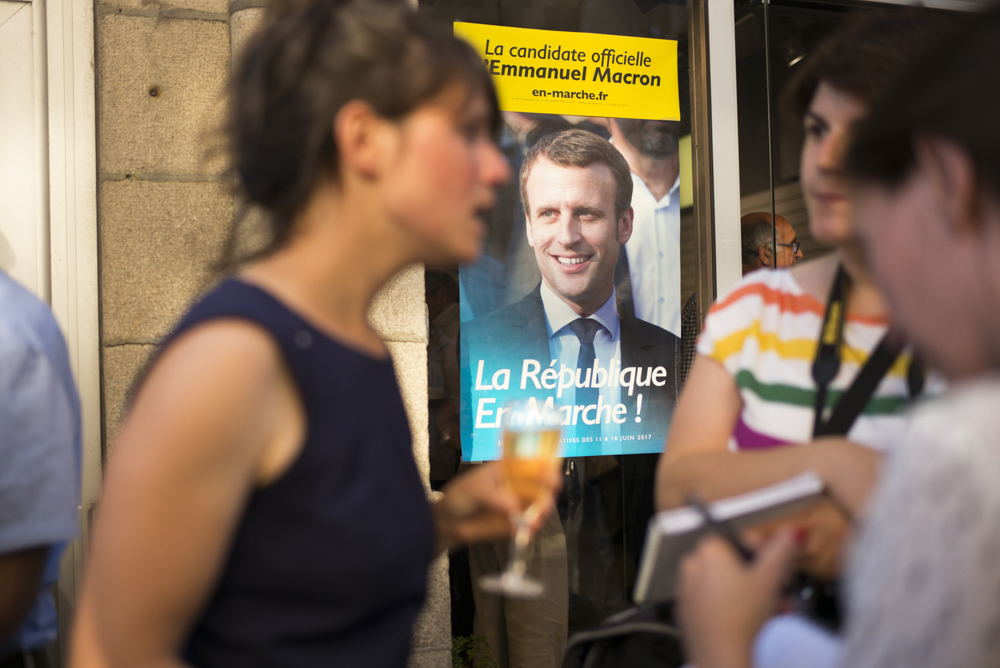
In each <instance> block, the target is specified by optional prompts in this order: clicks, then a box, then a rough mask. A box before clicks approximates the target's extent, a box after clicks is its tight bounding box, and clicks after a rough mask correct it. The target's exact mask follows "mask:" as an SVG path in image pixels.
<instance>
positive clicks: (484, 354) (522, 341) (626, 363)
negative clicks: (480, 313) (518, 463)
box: [462, 284, 680, 450]
mask: <svg viewBox="0 0 1000 668" xmlns="http://www.w3.org/2000/svg"><path fill="white" fill-rule="evenodd" d="M618 319H619V326H620V331H621V357H622V358H621V360H620V361H621V368H628V367H640V368H642V369H646V368H647V367H654V368H655V367H658V366H662V367H664V368H665V369H666V370H667V378H666V383H665V384H664V385H663V386H662V387H656V386H655V385H652V384H650V385H649V386H646V387H638V386H636V387H635V389H634V391H633V394H632V396H629V395H628V390H627V389H626V388H622V397H621V400H622V403H623V404H625V405H626V406H627V407H628V413H627V415H628V419H626V421H625V423H624V424H622V425H621V433H622V434H623V435H627V434H640V433H641V434H652V435H653V437H654V440H656V443H657V445H655V446H653V447H654V449H656V450H659V449H660V447H662V443H663V439H664V438H665V437H666V432H667V428H668V427H669V424H670V418H671V416H672V414H673V408H674V405H675V404H676V401H677V393H678V390H679V382H680V379H679V376H678V373H677V372H678V364H679V362H680V339H679V338H677V337H676V336H674V335H673V334H671V333H670V332H668V331H666V330H665V329H662V328H660V327H657V326H656V325H653V324H651V323H648V322H645V321H643V320H638V319H636V318H635V317H634V316H632V315H631V314H630V313H629V312H628V311H627V310H626V309H623V308H619V312H618ZM480 359H486V360H487V362H486V367H488V368H489V369H495V368H497V366H498V365H501V364H510V366H511V388H512V389H514V388H515V387H520V385H519V384H517V385H516V383H518V379H519V378H520V376H521V364H522V361H523V360H524V359H534V360H537V361H538V362H539V363H540V364H541V365H542V369H543V370H544V369H545V368H546V367H547V366H548V363H549V361H550V360H551V355H550V353H549V339H548V332H547V330H546V326H545V310H544V308H543V306H542V295H541V285H540V284H539V286H536V287H535V289H534V290H532V291H531V292H530V293H529V294H528V296H526V297H525V298H524V299H522V300H521V301H519V302H516V303H514V304H510V305H508V306H504V307H503V308H500V309H498V310H496V311H494V312H493V313H491V314H490V315H488V316H485V317H482V318H476V319H475V320H472V321H470V322H467V323H465V324H463V325H462V371H463V374H465V375H466V377H465V379H464V381H465V382H463V390H465V389H467V388H471V387H473V386H474V385H473V383H475V379H476V371H477V365H478V360H480ZM489 373H492V371H488V372H487V375H488V374H489ZM529 387H531V385H530V384H529ZM554 393H555V391H554V390H544V391H543V392H535V394H536V395H541V396H548V395H549V394H554ZM640 393H642V395H643V404H642V412H641V417H642V422H641V423H637V422H635V411H636V398H637V396H638V395H639V394H640ZM469 399H470V397H469V396H468V393H467V392H464V393H463V413H464V414H465V415H467V416H471V415H472V412H473V410H474V407H473V406H471V405H465V404H470V403H471V402H470V401H469ZM466 424H471V423H468V422H467V423H466Z"/></svg>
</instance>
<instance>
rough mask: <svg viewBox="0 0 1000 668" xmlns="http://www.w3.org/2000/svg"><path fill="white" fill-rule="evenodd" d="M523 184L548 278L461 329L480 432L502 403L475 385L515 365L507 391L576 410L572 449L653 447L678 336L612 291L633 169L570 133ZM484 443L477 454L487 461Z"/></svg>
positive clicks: (546, 141) (668, 396) (604, 145)
mask: <svg viewBox="0 0 1000 668" xmlns="http://www.w3.org/2000/svg"><path fill="white" fill-rule="evenodd" d="M520 186H521V202H522V205H523V207H524V210H525V216H526V219H527V230H526V231H527V235H528V243H529V245H530V246H531V247H532V248H533V249H534V253H535V260H536V262H537V264H538V268H539V270H540V272H541V275H542V281H541V283H540V284H539V285H537V286H536V287H535V289H534V290H532V291H531V292H530V293H529V294H528V295H527V296H526V297H524V298H523V299H522V300H521V301H519V302H516V303H514V304H510V305H508V306H505V307H503V308H500V309H499V310H497V311H495V312H494V313H492V314H490V315H489V316H486V317H483V318H477V319H476V320H473V321H472V322H469V323H466V324H465V325H464V326H463V332H462V348H463V361H464V363H463V369H464V371H465V373H466V375H467V379H466V380H467V382H466V383H464V387H465V388H467V389H468V392H467V397H466V399H467V401H466V404H467V405H466V415H467V418H468V419H469V420H470V422H471V424H472V425H473V433H475V431H476V429H477V428H481V427H482V426H483V425H492V424H495V422H492V421H491V420H490V419H489V416H490V415H492V414H495V411H494V410H493V409H494V408H495V407H496V404H495V403H494V402H489V400H487V401H488V402H489V403H487V404H485V405H481V404H480V402H479V401H478V400H479V399H481V398H482V397H485V396H487V394H489V392H488V391H484V392H480V390H481V389H485V388H489V389H490V390H492V389H493V388H494V386H493V384H492V382H491V379H490V374H491V373H492V370H493V369H499V368H508V369H510V371H511V376H512V379H513V381H514V384H513V385H512V386H511V388H510V389H512V390H514V391H519V390H521V389H523V390H524V391H523V392H522V394H529V395H531V396H535V397H538V398H544V397H549V396H552V397H554V398H555V399H556V401H557V402H559V403H560V404H563V405H569V406H571V407H572V408H571V413H570V414H569V416H568V418H569V419H568V420H567V421H568V422H569V424H568V425H567V426H566V428H565V429H564V432H565V436H566V437H567V438H568V439H569V441H568V442H567V454H572V455H599V454H602V453H604V454H606V453H615V454H617V453H623V452H624V453H628V452H641V451H646V452H649V451H650V450H651V449H650V448H649V447H644V446H647V445H650V444H649V443H648V442H644V441H646V440H647V439H648V440H652V441H653V442H654V443H655V444H661V443H662V442H663V439H664V438H665V437H666V431H667V427H668V426H669V421H670V416H671V413H672V410H673V406H674V403H675V401H676V397H677V389H678V387H677V374H676V360H677V358H678V357H679V348H680V340H679V339H678V337H676V336H674V335H673V334H671V333H670V332H668V331H666V330H664V329H662V328H660V327H657V326H656V325H653V324H651V323H648V322H645V321H642V320H639V319H637V318H635V317H634V316H633V315H632V314H631V313H630V312H629V311H628V310H627V309H622V308H619V305H618V303H617V300H616V298H615V297H616V293H615V280H614V279H615V266H616V264H617V262H618V255H619V253H620V252H621V250H620V249H621V246H622V245H623V244H624V243H626V242H627V241H628V239H629V237H630V236H631V232H632V209H631V206H630V204H629V203H630V201H631V197H632V177H631V173H630V171H629V167H628V164H627V163H626V162H625V159H624V158H623V157H622V155H621V154H620V153H619V152H618V151H617V150H616V149H615V147H614V146H613V145H612V144H610V143H608V142H607V141H606V140H604V139H602V138H601V137H598V136H597V135H595V134H592V133H589V132H586V131H581V130H568V131H565V132H560V133H556V134H553V135H548V136H546V137H545V138H543V139H542V140H541V141H539V142H538V143H537V144H536V145H535V146H534V147H533V148H532V150H531V151H530V152H529V153H528V155H527V157H526V158H525V161H524V163H523V166H522V168H521V174H520ZM480 362H483V364H482V368H483V371H482V372H480ZM482 373H486V374H487V378H486V379H485V380H484V379H483V377H482ZM546 374H547V375H546ZM570 376H572V386H567V385H568V384H569V380H570ZM493 396H496V393H495V392H494V393H493ZM640 396H641V397H642V399H640ZM620 406H623V407H624V408H620ZM588 407H589V408H588ZM636 418H638V420H637V419H636ZM574 439H576V440H574ZM637 439H638V440H637ZM467 445H469V446H471V444H467ZM478 449H479V448H474V450H473V452H472V455H473V456H472V457H471V458H472V459H479V458H481V456H476V455H477V454H480V453H477V452H475V450H478ZM653 449H656V448H655V447H654V448H653ZM482 456H487V457H488V456H489V455H487V454H485V453H483V455H482Z"/></svg>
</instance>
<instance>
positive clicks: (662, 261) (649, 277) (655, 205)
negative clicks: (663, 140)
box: [625, 174, 681, 336]
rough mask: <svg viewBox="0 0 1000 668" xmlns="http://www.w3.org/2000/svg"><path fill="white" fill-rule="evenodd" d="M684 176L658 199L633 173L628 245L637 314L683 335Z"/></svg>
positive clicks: (626, 249) (672, 332)
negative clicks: (631, 219) (682, 205)
mask: <svg viewBox="0 0 1000 668" xmlns="http://www.w3.org/2000/svg"><path fill="white" fill-rule="evenodd" d="M680 185H681V178H680V176H679V175H678V177H677V180H676V181H675V182H674V186H673V187H672V188H671V189H670V192H668V193H667V194H666V195H664V197H663V199H661V200H659V201H657V200H656V199H655V198H654V197H653V194H652V193H651V192H649V188H647V187H646V184H645V182H643V180H642V179H640V178H639V177H638V176H636V175H635V174H633V175H632V210H633V211H634V212H635V218H634V219H633V222H632V237H631V238H630V239H629V240H628V243H627V244H625V253H626V255H627V256H628V273H629V277H630V278H631V279H632V302H633V303H634V304H635V317H637V318H639V319H640V320H645V321H646V322H651V323H653V324H654V325H658V326H660V327H662V328H663V329H665V330H667V331H668V332H670V333H671V334H673V335H675V336H680V335H681V209H680Z"/></svg>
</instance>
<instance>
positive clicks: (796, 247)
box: [774, 241, 802, 255]
mask: <svg viewBox="0 0 1000 668" xmlns="http://www.w3.org/2000/svg"><path fill="white" fill-rule="evenodd" d="M774 245H775V246H788V247H789V248H791V249H792V255H795V254H796V253H798V252H799V248H801V247H802V242H800V241H793V242H792V243H790V244H774Z"/></svg>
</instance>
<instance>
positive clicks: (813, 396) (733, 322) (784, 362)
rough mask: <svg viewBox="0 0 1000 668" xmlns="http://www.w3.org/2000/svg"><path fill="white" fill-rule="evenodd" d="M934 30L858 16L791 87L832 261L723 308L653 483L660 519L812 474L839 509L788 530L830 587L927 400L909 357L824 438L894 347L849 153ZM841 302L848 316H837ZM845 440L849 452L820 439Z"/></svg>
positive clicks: (812, 195)
mask: <svg viewBox="0 0 1000 668" xmlns="http://www.w3.org/2000/svg"><path fill="white" fill-rule="evenodd" d="M939 31H940V26H939V24H938V22H937V20H935V19H934V18H932V17H930V16H927V15H925V14H918V13H895V14H888V13H886V14H881V13H879V14H869V15H862V16H858V17H855V18H854V19H853V20H852V22H851V23H850V24H849V25H848V26H847V27H846V28H845V29H843V30H842V31H840V32H839V33H837V34H835V35H834V36H833V37H831V38H830V39H829V40H827V41H826V42H825V43H823V44H822V45H821V46H820V47H819V48H817V50H816V51H815V52H814V53H813V54H811V55H810V57H809V60H807V61H806V63H805V64H804V66H803V69H801V70H800V71H799V72H797V73H796V75H795V78H794V79H793V80H792V81H791V82H790V83H789V90H787V91H786V93H785V98H786V105H785V106H786V107H787V108H788V110H789V113H790V114H794V115H795V116H796V117H798V118H801V119H802V123H803V126H804V130H805V141H804V143H803V146H802V156H801V165H800V170H799V173H800V180H801V184H802V191H803V197H804V199H805V202H806V206H807V209H808V212H809V229H810V231H811V233H812V235H813V237H815V238H816V239H818V240H819V241H822V242H823V243H825V244H827V245H829V246H831V247H832V248H833V249H834V250H833V252H832V253H830V254H828V255H826V256H824V257H822V258H819V259H817V260H813V261H810V262H801V263H798V264H797V265H796V266H795V267H793V268H792V269H789V270H771V269H761V270H759V271H757V272H754V273H751V274H749V275H747V276H746V277H744V278H743V280H742V281H741V282H740V283H738V284H737V285H736V286H735V287H734V288H733V289H731V290H730V291H729V292H728V293H727V294H725V295H722V296H721V297H720V298H719V300H718V302H717V303H716V304H715V305H714V306H713V307H712V309H711V311H710V312H709V314H708V316H707V317H706V320H705V329H704V331H703V332H702V335H701V337H700V339H699V342H698V357H697V359H696V360H695V363H694V366H693V368H692V370H691V375H690V377H689V379H688V381H687V384H686V385H685V388H684V392H683V394H682V396H681V398H680V401H679V403H678V406H677V410H676V412H675V413H674V418H673V424H672V426H671V431H670V437H669V438H668V439H667V447H666V450H665V451H664V454H663V456H662V457H661V458H660V463H659V469H658V472H657V477H658V480H657V495H658V496H657V502H658V507H659V508H661V509H663V508H672V507H677V506H680V505H682V504H684V503H685V500H686V497H687V496H688V494H689V493H692V492H695V493H697V494H699V495H702V496H703V497H707V498H718V497H723V496H729V495H733V494H738V493H741V492H745V491H748V490H752V489H756V488H759V487H763V486H765V485H768V484H771V483H774V482H777V481H780V480H784V479H787V478H790V477H792V476H794V475H796V474H798V473H801V472H802V471H804V470H807V469H809V470H813V471H815V472H816V473H817V474H818V475H820V476H821V477H822V478H823V479H824V480H825V481H826V483H827V486H828V489H829V491H830V497H831V499H835V500H836V503H833V502H831V501H824V502H822V503H821V504H819V505H817V506H816V507H815V508H814V509H812V510H810V511H808V512H806V513H805V514H803V515H801V516H797V517H795V518H793V521H794V522H796V524H797V525H798V526H799V527H800V528H801V529H802V530H803V531H804V532H805V533H804V544H803V550H802V554H801V555H800V564H799V565H800V567H802V568H804V569H806V570H808V571H810V572H811V573H813V574H815V575H819V576H821V577H824V578H831V577H834V576H836V575H837V574H838V573H839V571H840V551H841V546H842V545H843V536H844V534H845V532H846V530H847V527H848V522H849V516H850V514H851V513H853V512H855V511H856V510H857V508H859V507H860V506H861V504H862V503H863V501H864V499H865V498H866V496H867V494H868V492H869V489H870V487H871V484H872V480H873V479H874V477H875V475H876V472H877V467H878V464H879V461H880V453H881V452H882V451H884V450H885V448H886V447H887V446H888V444H890V443H892V442H894V441H896V440H897V438H898V436H899V433H900V431H901V429H902V427H903V418H902V415H901V409H902V408H903V407H905V405H906V404H907V402H908V401H909V400H910V399H911V398H912V397H913V395H914V394H917V393H919V389H918V388H917V387H916V384H915V383H913V382H911V380H913V377H914V375H915V374H912V373H911V371H912V370H913V367H912V364H911V358H910V355H909V354H908V353H906V352H904V353H902V354H900V355H899V356H898V357H896V358H894V359H895V363H893V364H892V365H891V366H890V367H889V368H888V371H887V372H885V373H884V376H878V377H877V379H876V381H875V382H876V383H877V384H875V385H873V387H871V388H870V389H871V390H872V393H871V395H870V396H869V398H866V399H862V400H860V406H861V407H862V409H861V410H860V414H857V416H856V418H854V419H852V420H850V421H847V424H846V426H845V427H844V430H842V431H837V430H835V429H832V428H831V429H829V430H825V431H824V429H825V428H826V427H827V426H830V425H831V424H832V422H833V417H832V416H833V415H836V412H833V413H832V414H831V412H830V411H831V410H833V409H834V407H837V408H838V409H839V408H840V404H841V403H845V402H844V400H843V397H844V396H846V395H848V394H849V393H850V392H853V391H854V390H853V389H852V383H854V381H855V380H856V378H857V377H858V376H859V375H860V373H861V370H862V369H864V368H866V365H867V366H871V365H872V364H873V363H874V359H875V357H876V356H875V354H874V351H876V350H877V349H878V348H879V347H880V346H881V345H882V344H881V343H880V342H881V341H883V340H887V341H891V340H892V335H890V334H889V329H890V323H889V321H888V318H887V314H886V306H885V300H884V297H883V295H882V292H881V290H880V289H879V288H878V286H877V285H876V284H875V283H874V281H873V280H872V276H871V275H870V273H869V271H868V269H867V267H866V266H865V264H864V262H863V258H862V255H861V251H860V248H859V247H858V244H857V241H856V239H855V236H854V223H853V213H852V207H851V204H850V202H849V201H848V198H847V194H848V193H847V184H846V181H845V178H844V171H843V156H844V151H845V148H846V145H847V141H848V137H849V134H850V132H851V131H852V128H853V126H854V125H855V124H856V123H857V122H858V121H860V120H861V119H862V118H864V117H865V115H866V114H867V112H868V108H869V106H870V105H871V104H872V103H873V102H874V101H875V99H876V98H877V97H878V95H879V94H881V93H882V92H883V91H884V90H885V88H886V87H888V86H889V85H890V84H891V82H892V81H894V80H895V79H896V77H897V76H898V74H899V72H900V71H901V70H902V69H903V68H904V67H905V66H906V65H907V64H908V63H909V62H910V60H911V58H912V57H913V56H914V55H915V54H916V53H918V52H919V50H920V49H921V48H922V47H923V46H924V44H926V42H927V41H928V39H930V38H932V37H933V36H935V35H936V34H938V32H939ZM838 290H839V293H837V291H838ZM836 294H839V297H837V296H836ZM835 299H839V305H840V307H841V308H840V309H839V310H837V311H836V312H835V313H834V311H833V307H832V306H831V304H833V303H834V301H835ZM828 309H829V310H828ZM831 314H833V315H831ZM836 314H839V315H840V316H842V317H841V318H840V319H839V321H838V320H837V318H836ZM838 325H839V327H838ZM830 331H832V332H833V333H839V334H840V337H841V340H842V345H841V346H839V347H837V348H836V349H835V350H832V351H830V352H831V354H830V356H829V359H827V360H825V363H829V364H832V365H833V366H832V369H833V373H832V374H830V376H829V377H827V378H826V379H825V382H826V385H825V386H824V387H823V389H822V390H820V389H819V386H820V381H821V380H822V379H820V378H818V377H817V376H816V374H815V373H814V363H815V362H816V360H817V359H818V353H817V351H819V350H820V349H821V345H820V344H821V342H822V341H821V334H823V333H826V332H830ZM821 352H822V351H821ZM827 418H829V420H830V423H829V424H825V423H824V420H825V419H827ZM845 430H846V436H847V439H849V441H848V440H844V439H843V438H830V437H829V436H828V437H826V438H822V439H819V437H820V436H823V434H824V433H825V434H835V435H843V434H844V433H845ZM807 443H808V444H810V447H807V448H802V447H780V446H789V445H801V444H807Z"/></svg>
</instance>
